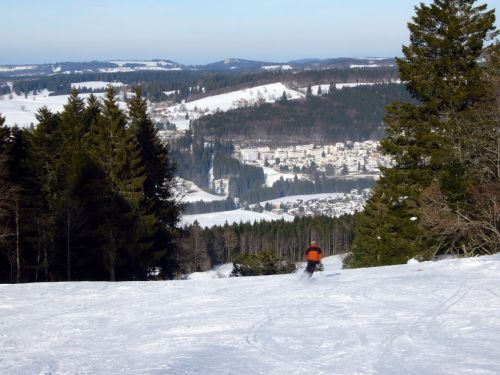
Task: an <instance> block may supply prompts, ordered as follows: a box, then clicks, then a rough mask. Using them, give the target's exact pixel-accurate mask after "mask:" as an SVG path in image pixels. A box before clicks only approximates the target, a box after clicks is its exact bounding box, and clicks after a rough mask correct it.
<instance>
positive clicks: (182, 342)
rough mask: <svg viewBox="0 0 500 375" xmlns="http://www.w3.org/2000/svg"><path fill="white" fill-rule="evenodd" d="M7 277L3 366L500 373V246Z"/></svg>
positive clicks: (1, 318)
mask: <svg viewBox="0 0 500 375" xmlns="http://www.w3.org/2000/svg"><path fill="white" fill-rule="evenodd" d="M326 263H327V264H326V266H325V272H324V273H323V274H315V275H314V277H313V279H311V280H300V279H299V277H298V275H297V274H292V275H285V276H266V277H249V278H238V279H234V278H230V279H213V280H207V279H202V280H192V281H165V282H161V281H159V282H126V283H104V282H101V283H57V284H49V283H43V284H31V285H0V325H1V329H0V337H1V339H0V353H1V354H0V373H2V374H53V375H56V374H200V375H202V374H203V375H211V374H266V375H267V374H269V375H273V374H286V375H288V374H300V375H302V374H324V375H335V374H360V375H361V374H384V375H391V374H393V375H401V374H419V375H420V374H450V375H451V374H453V375H456V374H491V375H493V374H498V373H500V362H499V361H498V350H497V349H495V348H499V347H500V293H499V290H500V256H494V257H483V258H474V259H465V260H445V261H440V262H436V263H420V264H418V263H417V264H410V265H403V266H394V267H382V268H372V269H359V270H339V267H338V264H339V262H338V260H335V258H333V259H332V260H331V261H329V260H327V262H326Z"/></svg>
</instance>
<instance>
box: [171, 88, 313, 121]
mask: <svg viewBox="0 0 500 375" xmlns="http://www.w3.org/2000/svg"><path fill="white" fill-rule="evenodd" d="M283 92H285V93H286V95H287V97H288V99H289V100H293V99H299V98H303V97H304V94H303V93H301V92H299V91H295V90H292V89H289V88H288V87H286V86H285V85H284V84H283V83H281V82H277V83H271V84H268V85H262V86H255V87H251V88H248V89H243V90H237V91H231V92H228V93H225V94H220V95H213V96H208V97H206V98H202V99H199V100H193V101H192V102H188V103H183V104H178V105H175V106H171V107H168V108H167V109H166V112H165V115H166V116H167V117H168V119H169V121H170V122H172V123H174V124H176V126H177V128H178V129H186V128H188V127H189V120H187V121H186V119H185V117H186V114H187V115H188V117H189V119H191V120H194V119H197V118H199V117H201V116H203V115H207V114H211V113H215V112H217V111H229V110H231V109H235V108H239V107H248V106H251V105H254V104H256V103H258V102H259V101H263V102H266V103H274V102H275V101H276V100H279V99H280V98H281V96H282V95H283Z"/></svg>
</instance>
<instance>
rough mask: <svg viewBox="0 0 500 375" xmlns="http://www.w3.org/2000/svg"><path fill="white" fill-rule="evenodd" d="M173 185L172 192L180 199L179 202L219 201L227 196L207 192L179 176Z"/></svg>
mask: <svg viewBox="0 0 500 375" xmlns="http://www.w3.org/2000/svg"><path fill="white" fill-rule="evenodd" d="M174 186H175V189H174V194H175V196H176V197H178V200H180V202H181V203H189V202H199V201H204V202H213V201H221V200H224V199H226V198H227V196H220V195H215V194H210V193H207V192H206V191H204V190H202V189H201V188H199V187H198V186H197V185H196V184H195V183H194V182H191V181H188V180H184V179H182V178H180V177H177V178H176V181H175V184H174Z"/></svg>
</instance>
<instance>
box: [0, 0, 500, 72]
mask: <svg viewBox="0 0 500 375" xmlns="http://www.w3.org/2000/svg"><path fill="white" fill-rule="evenodd" d="M1 3H2V4H1V5H0V15H1V18H2V30H3V33H2V38H1V39H0V64H20V63H43V62H56V61H89V60H108V59H150V58H168V59H172V60H175V61H178V62H180V63H185V64H198V63H207V62H213V61H216V60H221V59H223V58H226V57H241V58H247V59H255V60H265V61H279V62H281V61H287V60H291V59H297V58H305V57H319V58H325V57H342V56H352V57H361V56H395V55H399V54H400V51H401V45H402V44H403V43H406V42H407V41H408V31H407V29H406V23H407V22H408V21H409V20H410V18H411V16H412V14H413V8H414V6H415V5H416V4H417V3H418V1H415V0H246V1H240V0H43V1H42V0H14V1H2V2H1ZM488 4H489V6H490V8H498V5H499V4H500V0H494V1H488Z"/></svg>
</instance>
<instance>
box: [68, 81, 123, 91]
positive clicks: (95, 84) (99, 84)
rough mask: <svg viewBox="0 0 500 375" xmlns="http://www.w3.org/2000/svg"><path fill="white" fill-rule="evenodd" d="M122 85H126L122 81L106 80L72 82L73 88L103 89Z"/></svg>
mask: <svg viewBox="0 0 500 375" xmlns="http://www.w3.org/2000/svg"><path fill="white" fill-rule="evenodd" d="M110 85H111V86H113V87H122V86H124V85H123V83H121V82H106V81H88V82H76V83H72V84H71V88H72V89H81V88H87V89H92V90H103V89H106V88H108V86H110Z"/></svg>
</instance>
